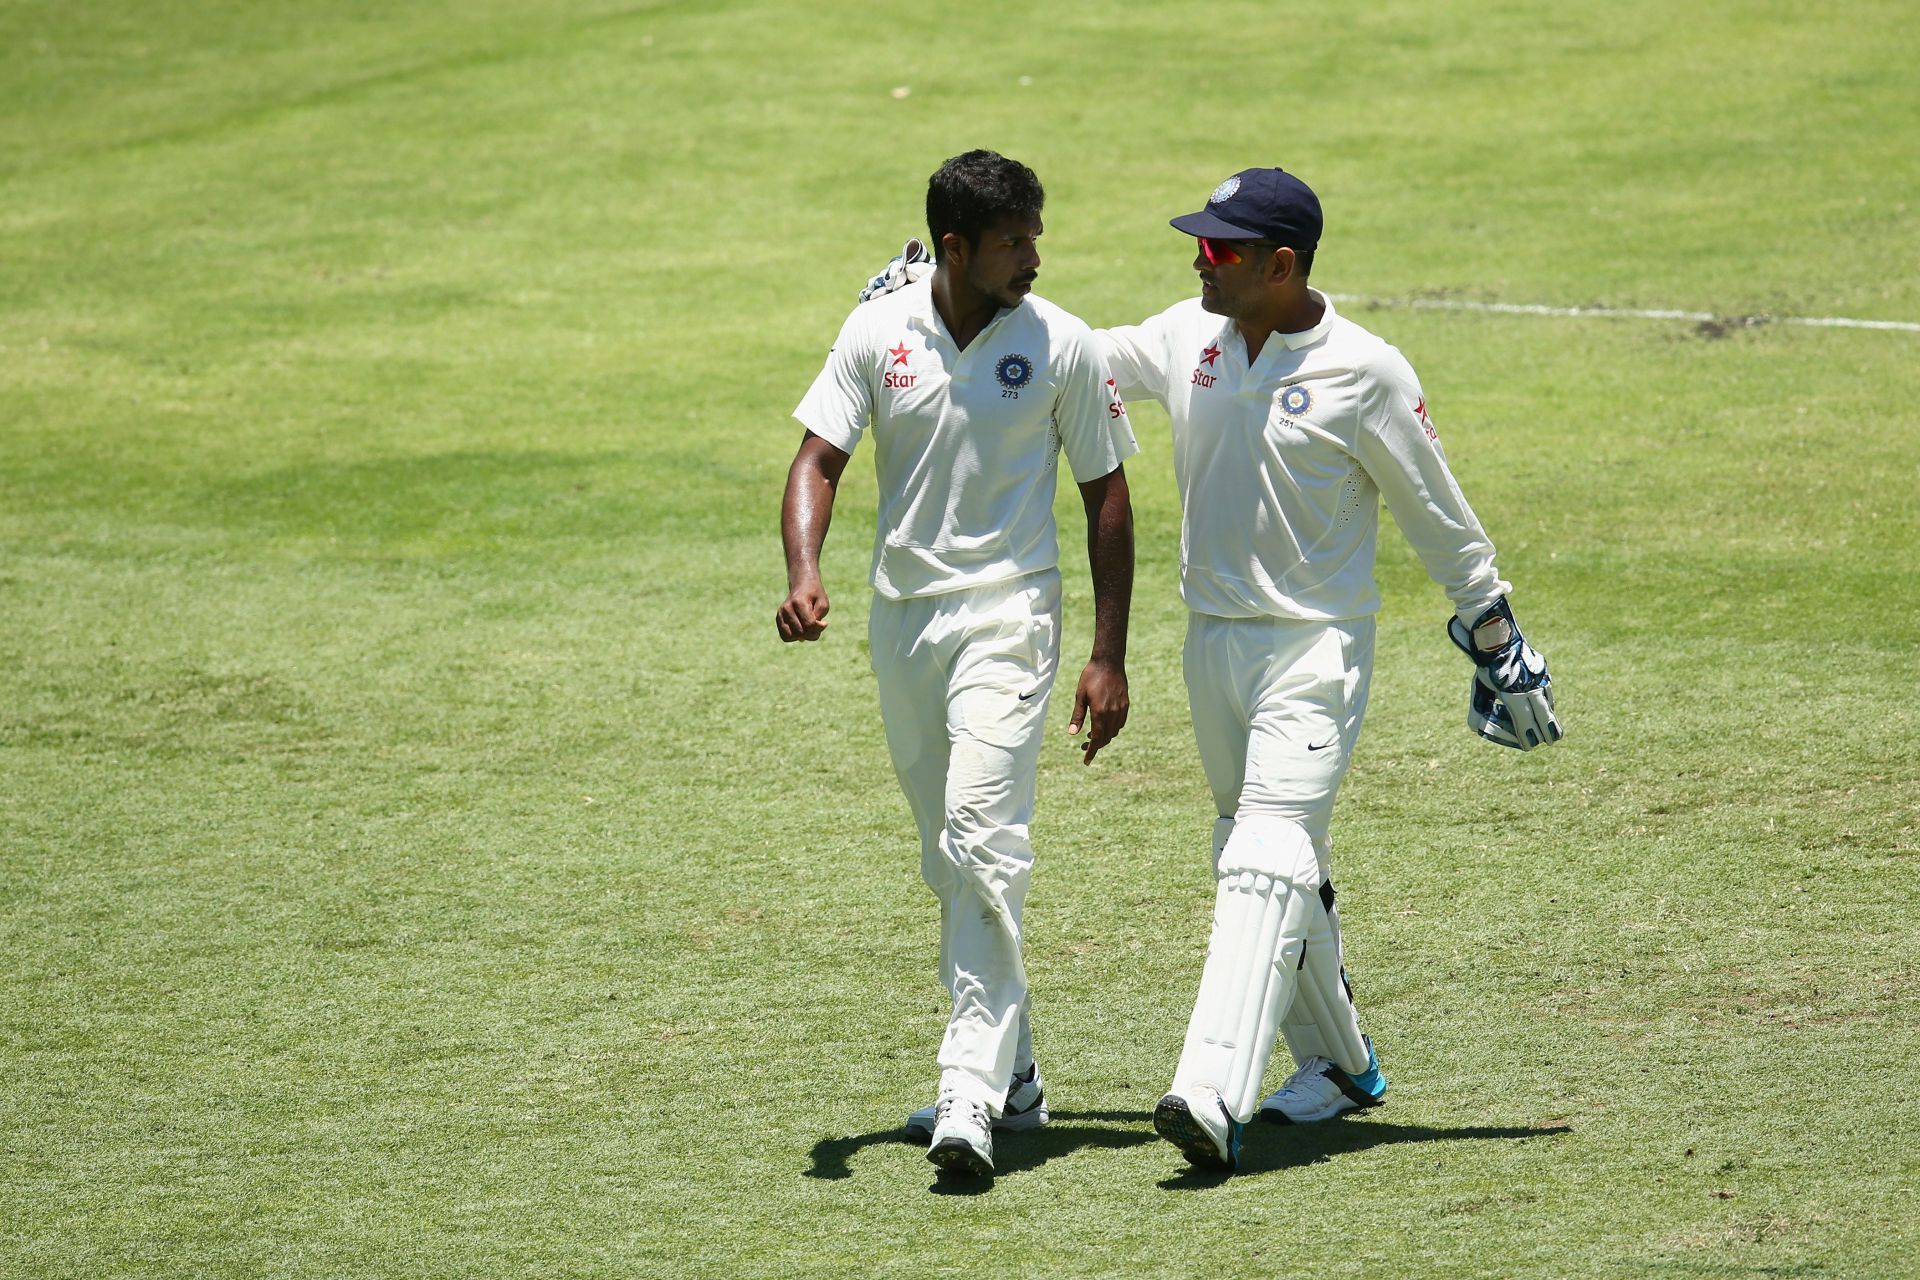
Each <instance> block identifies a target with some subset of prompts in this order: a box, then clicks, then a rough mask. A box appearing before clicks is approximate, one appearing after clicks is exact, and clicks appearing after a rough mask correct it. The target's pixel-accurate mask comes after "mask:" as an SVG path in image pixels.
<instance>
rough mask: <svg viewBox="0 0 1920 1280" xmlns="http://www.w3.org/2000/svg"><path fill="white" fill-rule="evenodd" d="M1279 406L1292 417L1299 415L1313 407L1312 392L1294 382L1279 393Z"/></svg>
mask: <svg viewBox="0 0 1920 1280" xmlns="http://www.w3.org/2000/svg"><path fill="white" fill-rule="evenodd" d="M1280 407H1281V408H1282V409H1283V410H1285V411H1286V412H1287V413H1288V414H1289V415H1291V416H1292V417H1295V418H1298V417H1301V416H1302V415H1304V414H1305V413H1306V411H1307V410H1309V409H1311V408H1313V392H1311V391H1309V390H1307V389H1306V388H1305V387H1303V386H1300V385H1299V384H1297V383H1296V384H1295V385H1293V386H1291V387H1288V388H1286V389H1285V390H1284V391H1282V392H1281V393H1280Z"/></svg>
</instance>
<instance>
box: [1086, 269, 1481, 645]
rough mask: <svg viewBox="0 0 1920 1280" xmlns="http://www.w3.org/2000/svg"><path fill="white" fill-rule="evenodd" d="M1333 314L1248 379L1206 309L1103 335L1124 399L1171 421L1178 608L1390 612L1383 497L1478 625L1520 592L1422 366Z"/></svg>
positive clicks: (1268, 346) (1236, 613)
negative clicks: (1382, 556) (1483, 519)
mask: <svg viewBox="0 0 1920 1280" xmlns="http://www.w3.org/2000/svg"><path fill="white" fill-rule="evenodd" d="M1313 295H1314V297H1315V298H1316V299H1317V300H1318V301H1320V302H1321V303H1322V304H1324V305H1325V307H1326V314H1325V316H1323V317H1322V318H1321V321H1320V323H1319V324H1317V325H1315V326H1314V327H1313V328H1311V329H1309V330H1307V331H1306V332H1304V333H1287V334H1274V335H1272V336H1270V337H1269V338H1268V339H1267V341H1266V342H1265V344H1263V345H1262V347H1261V349H1260V356H1259V358H1258V359H1257V360H1255V361H1253V363H1252V365H1251V366H1249V365H1248V363H1247V347H1246V343H1245V341H1244V340H1243V339H1242V338H1241V336H1240V330H1239V328H1238V327H1237V326H1235V325H1234V323H1233V321H1231V320H1230V319H1228V318H1227V317H1225V316H1220V315H1215V314H1213V313H1212V312H1210V311H1207V310H1205V309H1204V308H1203V307H1201V305H1200V300H1199V299H1198V298H1192V299H1189V300H1187V301H1185V302H1182V303H1179V304H1177V305H1176V306H1173V307H1169V308H1168V309H1167V310H1165V311H1163V312H1161V313H1160V314H1159V315H1157V316H1154V317H1152V318H1151V319H1149V320H1147V321H1146V322H1145V323H1144V324H1138V325H1129V326H1127V327H1125V328H1119V329H1106V330H1101V331H1100V335H1099V336H1100V338H1101V339H1102V345H1103V346H1104V347H1105V348H1106V356H1107V361H1108V365H1109V367H1110V368H1111V370H1112V372H1113V376H1114V378H1115V379H1116V380H1117V381H1118V384H1119V388H1120V394H1121V396H1122V397H1123V398H1126V399H1135V398H1138V397H1140V396H1142V395H1146V396H1151V397H1152V398H1154V399H1155V400H1158V401H1159V402H1160V403H1161V404H1163V405H1165V406H1166V409H1167V413H1168V415H1169V416H1170V417H1171V418H1172V419H1173V468H1174V476H1175V479H1176V481H1177V482H1178V484H1179V487H1180V505H1181V517H1180V595H1181V598H1182V599H1184V600H1185V601H1186V603H1187V607H1188V608H1189V609H1192V610H1194V611H1195V612H1198V613H1206V614H1212V615H1215V616H1218V617H1223V618H1249V617H1259V616H1262V615H1266V616H1271V617H1278V618H1301V619H1311V620H1319V621H1331V620H1334V619H1339V618H1358V617H1364V616H1367V615H1370V614H1373V613H1375V612H1377V611H1378V610H1379V608H1380V591H1379V588H1378V587H1377V586H1376V585H1375V584H1374V578H1373V561H1374V548H1375V543H1376V539H1377V537H1378V534H1379V525H1380V519H1379V510H1380V499H1381V497H1383V496H1384V497H1385V499H1386V503H1387V508H1388V510H1390V511H1392V512H1393V518H1394V520H1395V522H1396V523H1398V524H1399V526H1400V529H1401V531H1402V532H1403V533H1405V534H1406V537H1407V540H1408V541H1409V542H1410V543H1412V545H1413V548H1414V550H1415V551H1416V552H1418V553H1419V555H1420V559H1421V561H1422V562H1423V563H1424V564H1425V565H1426V568H1427V572H1428V573H1429V574H1430V575H1431V576H1432V577H1433V579H1434V581H1435V582H1438V583H1439V584H1440V586H1441V587H1442V588H1444V589H1445V591H1446V593H1447V596H1448V598H1449V599H1450V600H1452V602H1453V605H1454V608H1455V610H1456V611H1457V612H1459V613H1460V614H1461V616H1462V617H1464V618H1466V619H1467V620H1469V621H1471V620H1472V619H1473V618H1475V617H1477V616H1478V615H1479V613H1480V612H1481V611H1482V610H1484V609H1485V608H1486V607H1487V606H1488V605H1490V604H1492V603H1493V602H1494V600H1496V599H1498V598H1499V597H1500V596H1502V595H1504V594H1506V593H1507V592H1508V591H1509V590H1511V587H1510V586H1509V585H1508V584H1507V583H1505V582H1502V581H1501V580H1500V575H1499V574H1498V573H1497V572H1496V571H1495V570H1494V566H1493V544H1492V543H1491V542H1489V541H1488V540H1487V535H1486V533H1485V532H1484V531H1483V530H1482V529H1481V527H1480V521H1479V520H1478V519H1477V518H1476V517H1475V516H1474V514H1473V509H1472V508H1471V507H1469V506H1468V505H1467V500H1466V498H1465V497H1464V496H1463V495H1462V494H1461V492H1460V486H1459V485H1458V484H1456V483H1455V482H1454V479H1453V473H1452V472H1451V471H1449V470H1448V469H1447V459H1446V455H1445V454H1444V453H1443V452H1442V451H1441V448H1440V438H1439V436H1438V435H1437V434H1436V433H1435V431H1434V427H1433V420H1432V418H1431V417H1430V416H1429V414H1428V413H1427V408H1426V397H1425V396H1424V395H1422V394H1421V391H1420V382H1419V380H1418V379H1417V378H1415V377H1414V373H1413V368H1412V366H1410V365H1409V364H1408V363H1407V361H1406V358H1405V357H1403V356H1402V355H1401V354H1400V352H1399V351H1397V350H1395V349H1394V348H1393V347H1391V346H1389V345H1388V344H1387V343H1385V342H1383V341H1381V340H1380V339H1379V338H1377V337H1375V336H1374V335H1373V334H1371V333H1368V332H1367V331H1366V330H1365V329H1362V328H1361V327H1360V326H1359V325H1357V324H1354V323H1353V322H1352V321H1350V320H1346V319H1344V318H1342V317H1341V316H1339V315H1338V314H1336V313H1335V311H1334V309H1333V304H1332V303H1331V302H1329V301H1328V300H1327V298H1326V297H1325V295H1323V294H1321V293H1320V292H1319V291H1318V290H1314V291H1313Z"/></svg>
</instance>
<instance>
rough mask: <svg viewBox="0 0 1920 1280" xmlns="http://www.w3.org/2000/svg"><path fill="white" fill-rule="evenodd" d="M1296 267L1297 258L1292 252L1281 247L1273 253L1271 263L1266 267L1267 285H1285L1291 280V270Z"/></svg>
mask: <svg viewBox="0 0 1920 1280" xmlns="http://www.w3.org/2000/svg"><path fill="white" fill-rule="evenodd" d="M1297 265H1298V258H1297V257H1296V255H1295V254H1294V252H1293V250H1291V249H1289V248H1287V246H1285V245H1281V246H1280V247H1279V248H1278V249H1275V250H1274V251H1273V261H1272V262H1270V263H1269V264H1268V265H1267V273H1268V274H1267V283H1269V284H1285V283H1286V282H1287V281H1289V280H1291V279H1293V269H1294V267H1295V266H1297Z"/></svg>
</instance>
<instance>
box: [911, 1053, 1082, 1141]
mask: <svg viewBox="0 0 1920 1280" xmlns="http://www.w3.org/2000/svg"><path fill="white" fill-rule="evenodd" d="M935 1110H936V1108H934V1107H922V1108H920V1109H919V1110H918V1111H916V1112H914V1113H913V1114H912V1115H910V1116H908V1117H907V1136H908V1137H909V1138H912V1139H915V1140H917V1141H920V1142H926V1141H928V1140H930V1139H931V1138H932V1137H933V1126H934V1111H935ZM1047 1118H1048V1117H1047V1090H1046V1086H1045V1085H1043V1084H1042V1083H1041V1082H1040V1064H1039V1063H1037V1062H1036V1063H1034V1064H1033V1065H1032V1066H1029V1067H1028V1068H1027V1071H1026V1074H1025V1075H1024V1076H1015V1077H1014V1078H1013V1083H1012V1084H1011V1085H1009V1086H1008V1088H1007V1101H1006V1104H1005V1106H1003V1107H1002V1108H1001V1110H1000V1118H999V1119H997V1120H995V1121H994V1122H993V1127H994V1128H995V1129H998V1130H1000V1131H1001V1132H1003V1133H1017V1132H1019V1131H1021V1130H1023V1129H1038V1128H1039V1127H1040V1126H1041V1125H1043V1124H1045V1123H1046V1122H1047Z"/></svg>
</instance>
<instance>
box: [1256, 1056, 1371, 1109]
mask: <svg viewBox="0 0 1920 1280" xmlns="http://www.w3.org/2000/svg"><path fill="white" fill-rule="evenodd" d="M1386 1100H1387V1078H1386V1077H1385V1076H1383V1075H1381V1074H1380V1059H1379V1058H1377V1057H1375V1056H1374V1052H1373V1041H1371V1040H1369V1041H1367V1069H1366V1070H1365V1071H1363V1072H1361V1073H1360V1074H1359V1075H1357V1076H1354V1075H1348V1074H1347V1073H1346V1072H1345V1071H1343V1070H1341V1068H1340V1064H1339V1063H1337V1062H1333V1061H1331V1060H1329V1059H1327V1058H1308V1059H1307V1061H1306V1064H1305V1065H1304V1066H1302V1067H1301V1068H1300V1069H1299V1070H1298V1071H1296V1072H1294V1073H1293V1074H1292V1075H1290V1076H1288V1077H1287V1082H1286V1083H1285V1084H1283V1085H1281V1086H1280V1087H1279V1088H1278V1089H1276V1090H1275V1091H1274V1092H1273V1093H1271V1094H1268V1095H1267V1100H1266V1101H1265V1102H1262V1103H1261V1104H1260V1118H1261V1119H1262V1120H1270V1121H1272V1122H1273V1123H1274V1124H1313V1123H1314V1122H1315V1121H1318V1120H1331V1119H1332V1118H1333V1117H1334V1116H1337V1115H1339V1114H1340V1113H1341V1112H1343V1111H1353V1110H1355V1109H1357V1108H1360V1107H1377V1106H1379V1105H1380V1104H1381V1103H1383V1102H1385V1101H1386Z"/></svg>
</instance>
